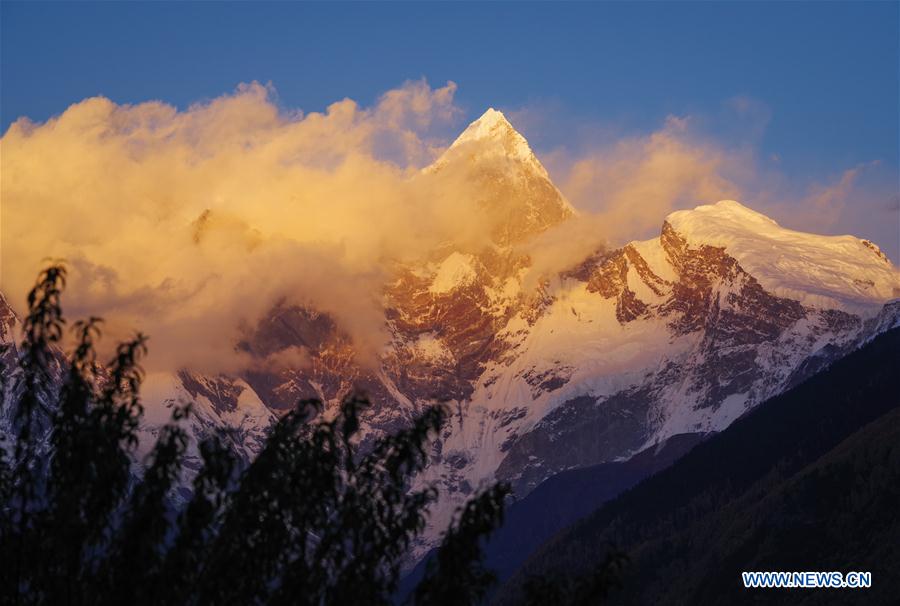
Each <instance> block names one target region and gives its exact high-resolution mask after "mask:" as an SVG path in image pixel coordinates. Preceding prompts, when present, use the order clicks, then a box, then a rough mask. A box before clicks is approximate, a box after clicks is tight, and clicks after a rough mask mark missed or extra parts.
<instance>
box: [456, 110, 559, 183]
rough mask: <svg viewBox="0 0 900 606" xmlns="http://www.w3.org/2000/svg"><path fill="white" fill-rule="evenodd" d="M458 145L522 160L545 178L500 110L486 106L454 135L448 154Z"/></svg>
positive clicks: (545, 173) (538, 164)
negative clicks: (460, 131) (457, 135)
mask: <svg viewBox="0 0 900 606" xmlns="http://www.w3.org/2000/svg"><path fill="white" fill-rule="evenodd" d="M459 148H469V149H471V148H479V149H478V151H477V153H475V154H474V155H476V156H479V157H481V156H485V157H487V156H494V155H502V156H503V157H505V158H507V159H510V160H517V161H521V162H524V163H525V164H526V165H528V166H529V167H531V168H533V169H534V170H536V171H537V172H538V173H539V174H540V175H541V176H542V177H544V178H548V175H547V171H546V170H545V169H544V167H543V166H542V165H541V163H540V161H538V159H537V157H535V155H534V152H533V151H532V150H531V147H530V146H529V145H528V141H526V140H525V137H523V136H522V135H521V133H519V132H518V131H517V130H516V129H515V128H514V127H513V125H512V124H510V122H509V120H507V119H506V116H505V115H503V112H501V111H498V110H496V109H494V108H493V107H489V108H488V109H487V111H485V112H484V113H483V114H482V115H481V117H480V118H478V119H477V120H475V121H474V122H472V123H471V124H469V126H468V127H466V129H465V130H464V131H463V132H462V133H461V134H460V135H459V137H457V138H456V140H455V141H454V142H453V144H452V145H451V146H450V148H449V149H448V150H447V153H446V154H445V156H446V155H448V154H450V153H451V152H454V150H458V149H459Z"/></svg>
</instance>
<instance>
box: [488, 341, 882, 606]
mask: <svg viewBox="0 0 900 606" xmlns="http://www.w3.org/2000/svg"><path fill="white" fill-rule="evenodd" d="M898 364H900V329H893V330H891V331H889V332H888V333H886V334H883V335H881V336H879V337H878V338H876V339H875V340H873V341H872V342H871V343H869V344H868V345H866V346H865V347H863V348H862V349H860V350H859V351H857V352H855V353H852V354H850V355H849V356H847V357H846V358H844V359H842V360H840V361H838V362H836V363H834V365H833V366H832V367H831V368H829V369H828V370H827V371H825V372H823V373H821V374H819V375H816V376H815V377H813V378H811V379H810V380H808V381H806V382H804V383H803V384H801V385H799V386H797V387H795V388H794V389H792V390H790V391H789V392H787V393H784V394H782V395H779V396H777V397H775V398H773V399H771V400H769V401H768V402H766V403H765V404H763V405H761V406H759V407H758V408H757V409H756V410H754V411H753V412H752V413H750V414H748V415H747V416H746V417H745V418H742V419H740V420H738V421H737V422H735V423H734V424H732V425H731V426H730V427H729V428H728V429H726V430H724V431H723V432H721V433H720V434H718V435H716V436H713V437H712V438H710V439H709V440H707V441H706V442H704V443H702V444H700V445H698V446H697V447H696V448H694V449H693V450H692V451H691V452H690V453H688V454H687V455H685V456H684V457H683V458H682V459H680V460H679V461H678V462H676V463H675V464H674V465H673V466H672V467H670V468H668V469H666V470H665V471H662V472H661V473H659V474H657V475H656V476H654V477H652V478H650V479H648V480H646V481H644V482H643V483H641V484H639V485H638V486H637V487H635V488H634V489H632V490H630V491H628V492H626V493H624V494H623V495H621V496H620V497H618V498H617V499H615V500H613V501H611V502H609V503H607V504H606V505H605V506H603V507H602V508H600V509H599V510H598V511H596V512H595V513H593V514H592V515H590V516H588V517H587V518H585V519H583V520H582V521H580V522H579V523H577V524H575V525H573V526H572V527H570V528H568V529H567V530H566V531H564V532H563V533H560V534H559V535H558V536H557V537H555V538H554V539H553V540H552V541H551V542H549V543H547V544H546V545H544V546H543V547H542V548H541V549H540V550H539V551H538V552H536V553H535V554H534V555H533V556H532V557H531V558H530V559H529V561H528V562H527V563H526V564H525V565H524V566H523V567H522V568H521V569H520V570H519V571H518V572H517V573H516V575H515V576H514V577H513V578H512V579H511V580H510V581H509V583H508V584H507V585H506V586H505V587H504V588H503V590H502V591H501V593H500V595H499V596H498V598H497V600H496V601H497V603H498V604H513V603H517V602H518V600H519V599H520V596H521V593H520V592H521V591H522V585H523V583H524V581H525V579H526V578H528V576H529V575H534V574H549V575H551V576H555V575H566V574H577V573H579V572H582V571H586V570H588V569H590V567H591V566H592V565H594V564H596V563H598V562H600V561H601V560H602V558H603V557H604V556H605V554H606V551H607V550H608V548H609V547H608V545H609V544H610V542H612V543H613V544H615V545H617V546H618V547H619V548H620V549H622V550H624V551H625V552H626V553H628V554H629V556H630V558H631V559H632V564H631V565H630V566H629V568H628V572H627V573H626V576H625V578H624V590H623V591H622V592H621V594H617V595H616V600H618V602H617V603H623V604H657V603H660V602H661V601H664V602H665V603H668V604H700V603H702V604H734V603H759V601H758V600H760V599H763V598H764V599H765V603H773V602H775V603H792V604H793V603H815V604H819V603H842V604H843V603H856V602H855V601H851V599H852V598H855V597H857V594H852V595H851V593H849V592H844V591H841V592H837V591H823V590H815V591H805V592H799V591H796V590H791V591H788V590H782V591H780V592H776V591H768V592H764V593H765V595H762V594H761V592H754V591H745V590H744V589H743V587H742V585H741V580H740V579H741V577H740V572H741V571H743V570H823V571H831V570H839V571H844V572H846V571H848V570H862V571H871V572H872V574H873V588H872V589H871V590H867V591H866V593H865V595H864V596H860V597H864V599H865V603H885V604H886V603H889V602H888V601H886V600H887V598H888V597H892V598H896V596H897V595H898V594H900V574H898V571H897V568H896V566H895V564H896V562H897V561H898V560H897V558H898V557H900V551H898V545H900V524H898V523H897V516H896V511H897V505H898V504H900V491H898V488H897V487H898V486H900V482H898V481H897V480H898V479H900V439H898V438H900V433H898V432H900V422H898V421H900V417H898V410H897V409H898V407H900V374H898V370H900V366H898Z"/></svg>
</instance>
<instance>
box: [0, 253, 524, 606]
mask: <svg viewBox="0 0 900 606" xmlns="http://www.w3.org/2000/svg"><path fill="white" fill-rule="evenodd" d="M65 278H66V273H65V269H64V267H62V266H53V267H50V268H48V269H47V270H45V271H44V272H43V273H42V274H41V275H40V277H39V279H38V282H37V284H36V286H35V288H34V289H33V290H32V292H31V293H30V295H29V298H28V306H29V313H28V317H27V318H26V320H25V322H24V326H23V328H24V337H23V342H22V348H21V354H20V356H19V359H18V361H17V364H16V366H17V368H16V369H15V372H12V373H3V374H5V375H7V376H11V377H12V381H11V384H10V385H8V386H5V388H6V393H7V394H9V396H10V397H9V398H8V399H9V400H10V402H11V408H10V409H9V410H4V411H3V413H4V415H5V416H6V417H7V418H8V419H9V421H10V425H11V427H12V435H11V436H8V438H9V439H8V440H7V442H8V443H6V444H3V448H0V599H2V602H3V603H11V604H73V605H79V604H240V605H245V604H316V605H318V604H387V603H390V598H391V595H392V593H393V592H394V591H395V590H396V586H397V581H398V575H399V571H400V564H401V560H402V558H403V556H404V554H405V553H406V551H407V549H408V547H409V546H410V544H411V541H412V540H413V539H414V538H415V537H416V536H418V535H419V534H420V533H421V532H422V530H423V529H424V526H425V522H426V515H427V511H428V506H429V504H430V503H431V502H432V501H433V500H434V499H435V497H436V496H437V492H436V489H435V488H434V487H426V488H423V489H421V490H411V489H410V480H411V478H412V477H413V476H414V475H415V474H416V473H417V472H418V471H420V470H421V469H422V468H423V467H424V466H425V464H426V462H427V453H426V446H427V445H428V442H429V440H430V439H431V438H432V437H433V436H434V435H435V434H436V433H437V431H438V430H439V428H440V427H441V425H442V424H443V422H444V420H445V417H446V414H447V413H446V411H445V409H444V408H443V407H441V406H435V407H433V408H430V409H428V410H426V411H425V412H424V414H422V415H421V416H420V417H419V418H418V419H416V421H415V422H414V423H413V424H412V426H411V427H409V428H407V429H405V430H403V431H401V432H399V433H397V434H395V435H391V436H386V437H384V438H382V439H380V440H378V441H377V442H376V443H375V444H374V446H373V447H372V448H371V449H370V450H367V451H366V452H361V451H360V450H359V449H358V448H357V446H356V440H355V437H356V436H357V433H358V431H359V428H360V413H361V411H362V410H363V409H364V408H365V407H366V406H367V404H368V402H367V401H366V400H365V398H363V397H360V396H350V397H348V398H346V399H345V400H344V401H343V403H342V405H341V407H340V410H339V411H338V412H337V414H336V415H334V417H333V418H331V419H330V420H327V419H325V418H323V415H321V414H320V413H321V412H322V405H321V403H320V402H318V401H314V400H309V401H304V402H301V403H300V404H299V405H298V406H297V408H296V409H295V410H293V411H292V412H290V413H288V414H287V415H285V416H284V417H283V418H281V419H280V420H279V421H278V422H277V423H276V424H275V425H274V427H273V428H272V430H271V433H270V435H269V437H268V439H267V441H266V443H265V445H264V446H263V448H262V450H261V452H260V453H259V455H258V456H257V458H256V459H255V460H254V461H253V462H252V463H251V464H249V466H246V468H243V469H242V468H241V466H240V465H239V462H238V461H237V460H236V459H235V457H234V456H233V455H232V453H231V451H230V450H229V449H228V447H226V445H225V443H224V441H223V440H222V439H220V437H218V436H215V435H211V436H209V437H208V438H207V439H205V440H204V441H203V442H202V443H200V444H199V452H200V456H201V458H202V466H201V468H200V469H199V470H198V471H197V472H196V475H195V476H194V478H193V491H192V493H191V495H190V496H189V499H188V501H187V502H186V503H183V504H181V505H180V506H177V507H176V506H175V504H174V503H173V499H172V495H173V492H174V488H175V487H176V486H177V483H178V480H179V478H180V477H181V474H182V473H183V472H184V469H183V464H184V460H185V454H186V451H187V448H188V445H189V440H188V435H187V433H186V432H185V430H184V429H183V428H182V427H181V425H180V424H179V421H181V420H183V419H184V418H185V417H187V416H188V415H190V414H191V411H190V407H189V406H185V407H179V408H176V409H175V410H174V412H173V418H172V422H171V423H170V424H169V425H167V426H166V427H164V428H163V429H162V430H161V432H160V433H159V435H158V438H157V441H156V443H155V445H154V446H153V448H152V450H151V452H150V454H149V457H148V459H147V461H145V465H144V471H143V475H142V476H141V477H137V475H136V474H134V473H133V471H132V461H133V458H134V453H135V449H136V448H137V446H138V434H137V430H138V426H139V423H140V420H141V417H142V414H143V407H142V405H141V401H140V386H141V380H142V377H143V373H142V370H141V367H140V365H139V362H140V359H141V357H142V356H143V355H145V353H146V344H147V339H146V337H144V336H143V335H140V334H139V335H137V336H136V337H135V338H134V339H133V340H131V341H129V342H126V343H123V344H121V345H120V346H119V347H118V349H117V353H116V355H115V357H114V359H113V360H112V361H111V362H110V363H109V364H107V365H102V364H99V363H98V361H97V353H96V349H95V343H96V341H97V339H98V338H99V337H100V326H101V321H100V320H99V319H98V318H90V319H89V320H87V321H83V322H78V323H76V324H75V325H74V326H73V332H74V336H75V341H76V345H75V348H74V351H73V352H72V354H71V356H70V357H69V358H68V359H65V358H63V357H62V356H61V355H59V354H58V353H56V352H58V346H59V345H60V343H61V342H62V339H63V335H64V327H65V321H64V319H63V317H62V313H61V306H60V298H61V294H62V290H63V287H64V286H65ZM54 373H56V375H59V374H60V373H62V374H64V376H65V379H64V382H63V387H62V389H61V390H60V391H59V393H57V394H54V393H51V392H52V389H51V386H52V385H54V378H53V376H51V375H53V374H54ZM50 402H55V403H58V404H56V405H55V406H51V405H50V404H48V403H50ZM48 425H49V426H48ZM508 492H509V489H508V487H507V486H506V485H504V484H498V485H496V486H494V487H492V488H490V489H488V490H486V491H485V492H483V493H481V494H480V495H478V496H476V497H475V498H473V499H472V500H471V501H470V502H469V503H468V504H467V505H466V506H465V508H463V509H462V510H460V512H458V515H457V517H456V520H455V522H454V523H453V525H452V526H451V528H450V529H449V530H448V531H447V533H446V536H445V539H444V542H443V544H442V545H441V547H440V549H439V557H438V558H437V559H436V561H435V562H434V563H433V565H430V566H429V569H428V571H427V573H426V575H425V578H424V579H423V580H422V582H421V583H420V585H419V587H418V589H417V590H416V592H415V593H414V595H413V596H412V597H411V601H412V602H413V603H415V604H453V605H457V604H459V605H462V604H473V603H477V602H478V601H479V600H481V599H482V598H483V597H484V595H485V593H486V591H487V589H488V587H489V586H490V584H491V582H492V575H491V573H490V572H488V571H486V570H485V569H484V567H483V565H482V551H481V545H482V542H483V540H484V538H485V537H486V536H487V535H488V534H490V533H491V532H492V530H493V529H495V528H496V527H497V526H498V525H499V524H500V523H501V521H502V516H503V503H504V499H505V497H506V495H507V494H508Z"/></svg>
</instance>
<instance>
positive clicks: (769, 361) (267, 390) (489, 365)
mask: <svg viewBox="0 0 900 606" xmlns="http://www.w3.org/2000/svg"><path fill="white" fill-rule="evenodd" d="M447 171H458V172H459V173H460V174H461V175H462V178H465V179H467V180H468V181H469V182H471V183H473V184H474V185H475V191H477V192H479V198H478V200H477V203H478V204H479V205H481V206H482V207H483V208H485V209H487V210H488V217H489V220H490V221H491V226H492V227H491V240H492V241H491V244H490V245H489V246H487V247H485V248H484V249H483V250H479V251H464V250H454V249H453V248H452V247H449V248H448V247H447V246H443V247H442V246H436V247H435V250H434V251H433V253H432V254H431V256H430V257H429V258H427V259H423V260H422V262H421V263H418V264H409V263H407V264H405V265H397V267H396V268H395V272H394V275H393V276H392V277H391V279H390V280H389V281H388V282H387V283H386V284H385V287H384V292H383V301H384V310H385V329H386V331H387V333H388V334H389V344H388V346H387V347H386V348H385V349H384V351H383V352H381V355H380V357H379V359H378V360H377V363H376V364H375V365H374V367H373V366H372V365H368V366H363V365H360V364H359V363H358V362H357V359H356V356H355V355H354V354H355V351H354V344H353V342H352V341H351V339H350V338H349V337H348V336H347V335H346V334H345V333H344V332H343V331H342V329H341V327H340V326H339V325H338V324H337V323H336V322H335V320H334V319H333V318H331V317H329V316H328V315H327V314H325V313H322V312H321V311H318V310H313V309H304V308H299V307H291V306H279V307H278V308H276V309H273V310H272V312H271V314H269V316H268V318H267V319H266V320H265V321H263V322H262V323H261V324H260V325H259V326H257V327H255V328H254V329H253V330H252V331H250V332H249V333H248V334H247V336H246V339H245V340H244V341H242V342H241V343H239V344H236V345H237V346H238V347H240V348H242V349H244V350H245V351H247V352H250V353H251V354H253V355H256V356H258V357H259V358H260V359H264V358H267V357H270V356H271V355H272V354H276V353H278V352H282V351H302V352H303V356H304V359H303V360H302V363H301V362H297V363H296V364H293V365H291V364H287V365H282V366H281V367H279V368H278V369H268V368H265V367H260V368H255V369H253V370H252V371H247V372H245V373H243V374H242V375H241V376H230V377H229V376H215V377H210V376H203V375H200V374H198V373H195V372H192V371H191V369H184V370H182V371H181V372H178V373H175V374H173V375H154V376H151V377H149V378H148V383H147V385H146V388H145V394H144V401H145V403H146V405H147V407H148V415H147V419H146V422H145V427H144V431H145V433H146V434H147V435H148V436H149V435H154V434H155V432H156V431H158V428H159V426H160V425H161V424H162V423H164V422H165V421H166V420H167V418H168V415H169V413H168V409H169V408H171V407H172V406H173V405H174V404H175V403H177V402H179V401H193V402H195V403H196V410H197V414H196V415H195V418H193V419H192V420H191V424H192V425H191V427H192V431H193V432H194V433H195V434H196V435H198V436H199V435H203V434H204V433H205V432H208V431H213V430H214V429H215V428H217V427H226V428H229V429H230V430H231V433H230V435H231V436H232V440H233V443H234V445H235V448H236V449H237V450H238V451H239V452H241V453H242V455H243V456H244V457H245V458H247V459H250V458H252V457H253V456H254V455H255V453H256V452H258V449H259V445H260V444H261V441H262V439H263V438H264V435H265V432H266V429H267V427H268V426H269V425H270V424H271V423H272V422H273V421H274V419H276V418H277V415H279V414H282V413H283V412H284V411H285V410H287V409H289V408H290V407H291V406H293V405H294V404H295V403H296V402H297V400H299V399H301V398H309V397H315V398H319V399H321V400H323V401H324V402H325V403H326V414H327V408H328V407H334V406H336V405H337V403H338V402H339V401H340V399H341V397H342V396H343V395H344V394H346V393H347V392H348V391H350V390H351V389H354V388H358V389H362V390H364V391H366V392H367V393H368V394H369V396H370V397H371V399H372V401H373V403H374V405H373V407H372V409H371V410H369V411H368V412H367V413H366V416H365V418H364V423H365V429H364V432H363V434H364V438H363V439H364V440H371V439H372V438H374V437H375V436H377V435H379V434H381V433H383V432H386V431H392V430H394V429H396V428H398V427H401V426H403V425H405V424H406V423H408V422H409V421H410V419H411V418H413V417H414V416H415V415H416V414H417V413H418V412H419V411H421V410H422V409H423V408H424V407H425V406H427V405H428V404H430V403H431V402H433V401H434V400H445V401H449V403H450V404H451V406H452V409H453V410H454V412H455V414H454V416H453V418H452V420H451V422H450V423H449V424H448V426H447V427H446V428H445V429H444V431H443V433H442V435H441V436H440V439H439V440H438V442H437V443H436V444H435V445H434V450H433V456H432V463H431V465H430V466H429V468H428V469H427V470H426V471H425V473H423V474H422V476H421V477H420V478H418V480H417V481H418V482H436V483H437V484H438V486H439V488H440V490H441V495H442V497H441V500H440V502H439V503H438V504H437V505H436V507H435V509H434V515H433V517H432V519H431V526H430V529H429V532H428V534H427V536H426V538H425V540H424V541H423V542H422V544H420V545H418V546H416V551H417V553H421V552H422V551H423V550H425V549H427V548H428V546H429V545H430V544H431V543H432V542H433V541H434V540H435V539H436V537H438V536H439V533H440V531H441V530H442V529H443V528H444V527H445V526H446V524H447V523H448V521H449V519H450V516H451V515H452V513H453V510H454V508H455V507H456V506H458V505H459V504H461V503H462V502H463V501H464V500H465V499H466V498H467V497H468V496H469V495H471V494H472V493H473V491H475V490H477V489H478V487H479V485H481V484H483V483H485V482H488V481H491V480H494V479H505V480H509V481H511V482H512V483H513V485H514V487H515V490H516V493H517V495H519V496H522V495H525V494H527V493H528V491H529V490H531V489H532V488H533V487H534V486H536V485H537V483H539V482H540V481H542V480H543V479H545V478H547V477H549V476H550V475H553V474H555V473H557V472H559V471H562V470H565V469H571V468H577V467H581V466H587V465H592V464H597V463H602V462H607V461H616V460H623V459H627V458H628V457H629V456H630V455H631V454H633V453H635V452H638V451H640V450H642V449H644V448H647V447H648V446H650V445H653V444H655V443H657V442H659V441H661V440H664V439H666V438H668V437H670V436H673V435H677V434H682V433H703V432H712V431H718V430H721V429H722V428H724V427H726V426H727V425H728V424H729V423H731V422H732V421H733V420H734V419H736V418H737V417H739V416H740V415H742V414H743V413H744V412H746V411H747V410H749V409H750V408H752V407H753V406H754V405H755V404H757V403H759V402H761V401H763V400H765V399H766V398H769V397H771V396H772V395H775V394H777V393H779V392H781V391H783V390H785V389H786V388H788V387H789V386H792V385H794V384H796V383H797V382H799V381H801V380H802V379H803V378H805V377H807V376H809V375H810V374H812V373H814V372H816V371H817V370H819V369H821V368H822V367H824V366H825V365H827V364H828V363H829V362H830V361H831V360H834V359H836V358H838V357H840V356H842V355H844V354H845V353H846V352H848V351H850V350H852V349H854V348H856V347H858V346H859V345H860V344H862V343H863V342H865V341H867V340H869V339H871V338H872V337H873V336H874V335H875V334H878V333H879V332H881V331H883V330H886V329H887V328H890V327H891V326H894V325H895V324H897V322H898V320H900V304H898V303H890V300H891V299H892V298H896V297H898V296H900V277H898V272H897V270H896V269H895V268H894V267H893V266H892V265H891V264H890V262H889V261H888V260H887V258H886V257H884V255H883V254H881V252H880V251H879V250H878V248H877V247H876V246H875V245H873V244H872V243H870V242H867V241H864V240H859V239H856V238H853V237H850V236H841V237H825V236H815V235H810V234H802V233H798V232H793V231H790V230H787V229H784V228H782V227H780V226H778V225H777V224H776V223H775V222H774V221H771V220H770V219H768V218H766V217H764V216H763V215H760V214H759V213H756V212H754V211H752V210H750V209H748V208H746V207H744V206H742V205H740V204H738V203H737V202H731V201H724V202H719V203H718V204H714V205H710V206H700V207H698V208H696V209H694V210H690V211H679V212H677V213H673V214H672V215H670V216H669V217H667V218H665V219H664V220H663V218H662V217H661V221H662V228H661V231H660V235H659V237H658V238H654V239H651V240H647V241H643V242H632V243H630V244H627V245H626V246H624V247H622V248H619V249H616V250H603V251H597V252H596V253H595V254H592V255H590V256H589V257H588V258H586V259H585V260H584V261H583V262H582V263H580V264H578V265H576V266H575V267H573V268H570V269H569V270H567V271H565V272H562V273H560V274H558V275H555V276H551V277H550V278H549V279H547V280H545V281H544V282H542V283H541V284H540V285H538V286H537V287H536V288H534V289H528V288H526V287H525V286H524V283H523V276H524V273H525V271H527V269H528V267H529V263H530V261H529V259H528V257H527V256H525V255H524V254H522V253H521V252H518V251H519V250H520V248H519V247H518V246H517V245H519V244H521V243H523V242H525V241H527V240H528V239H529V238H531V237H533V236H534V235H536V234H539V233H541V232H543V231H545V230H547V229H549V228H551V227H553V226H554V225H557V224H559V223H560V222H562V221H566V220H568V219H570V218H571V217H572V216H573V215H574V214H575V211H574V210H573V209H572V208H571V206H569V204H568V203H567V202H566V200H565V199H564V197H563V196H562V195H561V194H560V192H559V191H558V190H557V189H556V187H555V186H554V185H553V184H552V182H551V181H550V179H549V177H548V175H547V173H546V171H545V170H544V169H543V167H542V166H541V165H540V162H539V161H538V160H537V158H535V157H534V154H532V153H531V150H530V149H529V147H528V144H527V142H525V140H524V138H522V137H521V135H519V134H518V133H517V132H516V131H515V130H514V129H513V128H512V127H511V126H510V125H509V123H508V122H507V121H506V119H505V118H504V117H503V115H502V114H500V113H499V112H495V111H493V110H490V111H488V112H487V113H486V114H485V116H483V117H482V118H481V119H480V120H478V121H476V122H475V123H473V124H472V125H471V126H470V127H469V128H468V129H466V131H465V132H464V133H463V135H462V136H461V137H460V138H459V139H458V140H457V142H456V143H454V144H453V146H451V147H450V148H449V149H448V150H447V152H446V153H445V154H444V155H443V156H442V157H441V158H440V159H439V160H438V161H437V162H436V163H435V164H434V165H433V166H431V167H429V168H428V169H426V170H425V171H423V173H422V174H421V175H419V176H417V177H416V178H422V179H428V178H437V176H439V175H440V174H441V173H442V172H447ZM15 321H16V320H15V317H14V315H13V314H12V312H11V311H10V310H9V307H8V306H7V305H6V302H5V300H3V299H0V339H2V340H3V341H4V342H9V341H10V340H11V339H12V334H13V327H14V324H15ZM6 355H7V358H9V360H8V361H10V362H13V363H14V352H12V353H9V352H8V353H7V354H6ZM10 356H12V357H11V358H10ZM13 366H14V364H13Z"/></svg>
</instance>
